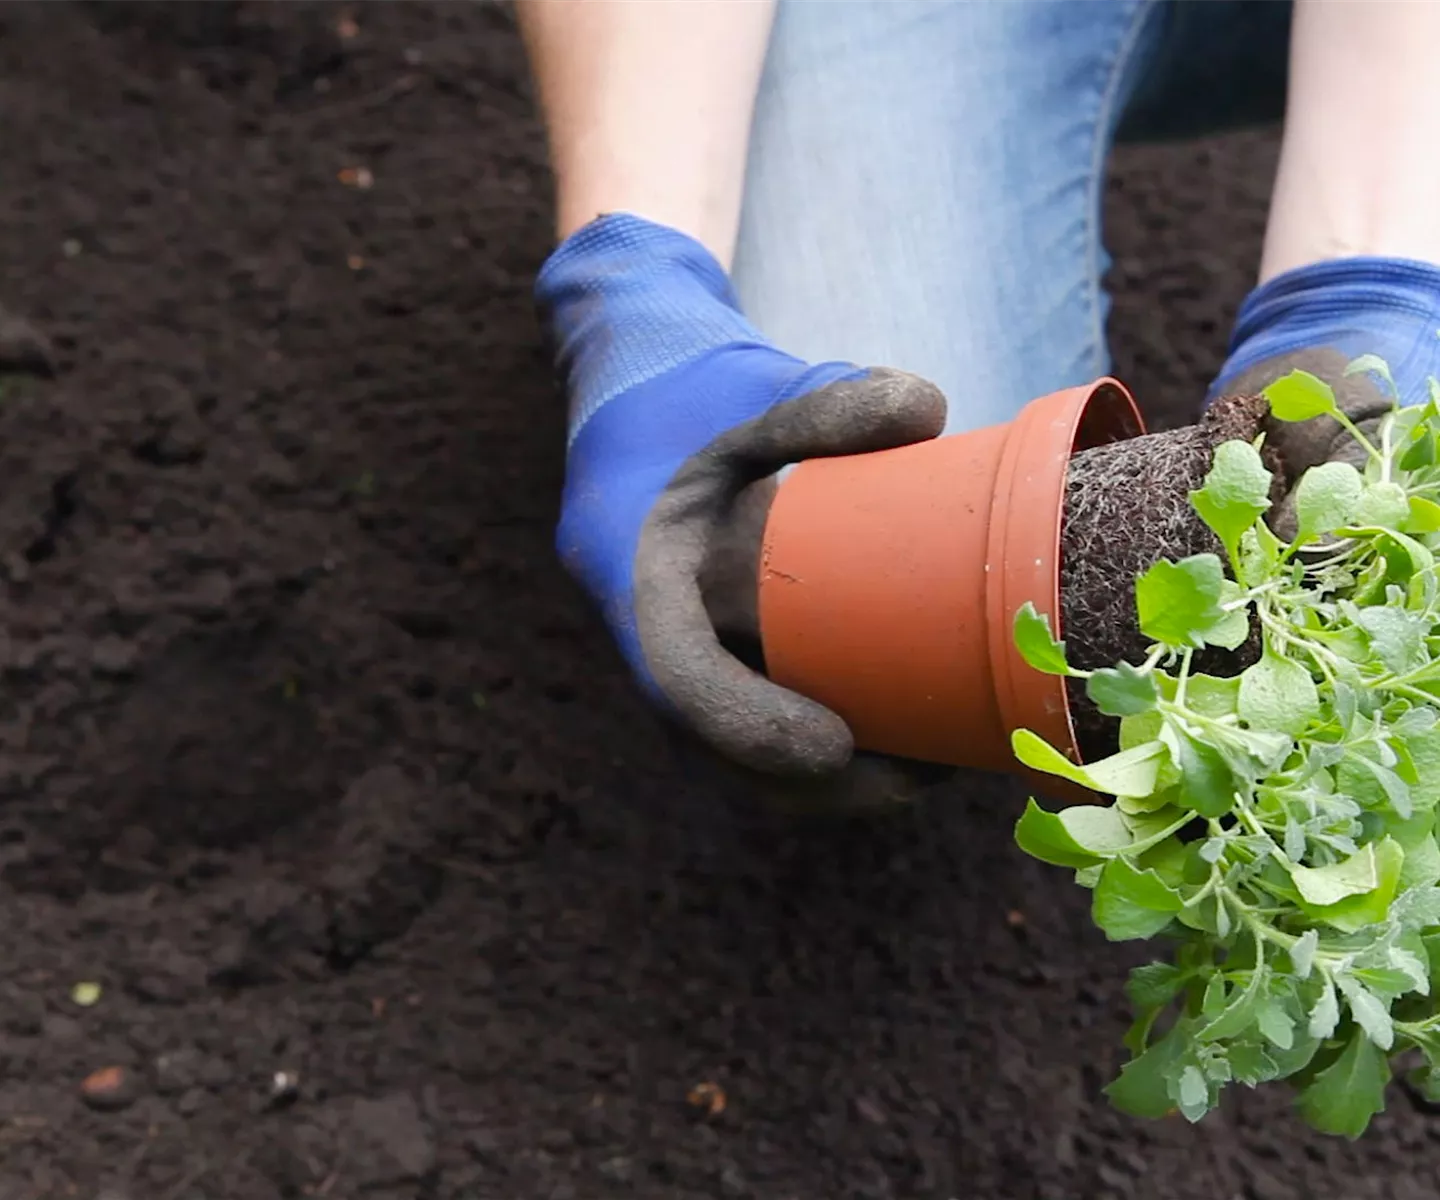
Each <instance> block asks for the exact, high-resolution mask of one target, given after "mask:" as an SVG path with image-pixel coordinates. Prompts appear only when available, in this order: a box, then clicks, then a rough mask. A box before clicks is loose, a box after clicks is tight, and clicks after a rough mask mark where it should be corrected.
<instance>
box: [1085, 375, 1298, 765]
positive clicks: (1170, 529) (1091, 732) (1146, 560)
mask: <svg viewBox="0 0 1440 1200" xmlns="http://www.w3.org/2000/svg"><path fill="white" fill-rule="evenodd" d="M1267 411H1268V409H1267V406H1266V403H1265V401H1264V399H1263V398H1261V397H1258V396H1254V397H1244V396H1231V397H1225V398H1223V399H1221V400H1218V401H1217V402H1216V403H1215V404H1214V405H1213V406H1211V407H1210V408H1209V409H1208V410H1207V411H1206V413H1205V415H1204V416H1203V417H1202V418H1201V419H1200V420H1199V421H1197V422H1196V423H1195V424H1193V425H1188V426H1184V427H1182V428H1179V429H1172V430H1167V431H1164V432H1161V433H1151V434H1146V435H1144V436H1142V437H1138V438H1132V439H1130V440H1128V441H1123V442H1113V443H1110V444H1108V445H1104V446H1097V447H1095V448H1094V449H1090V450H1083V451H1081V452H1080V453H1079V454H1077V455H1075V457H1074V458H1073V459H1072V460H1071V462H1070V470H1069V473H1068V475H1067V477H1066V482H1065V513H1064V519H1063V523H1062V530H1061V568H1060V575H1061V590H1060V595H1061V607H1062V618H1061V631H1062V635H1063V637H1064V639H1065V645H1066V651H1067V654H1068V656H1069V659H1070V662H1071V663H1072V664H1073V665H1074V666H1077V667H1082V668H1085V669H1087V670H1092V669H1095V668H1097V667H1108V666H1113V665H1114V664H1115V663H1116V662H1119V661H1120V660H1122V659H1124V660H1126V661H1129V662H1132V663H1138V662H1140V661H1141V660H1142V659H1143V658H1144V656H1145V652H1146V648H1147V646H1148V645H1149V640H1148V639H1147V638H1146V637H1145V636H1144V635H1143V634H1142V633H1141V632H1140V626H1139V618H1138V616H1137V614H1136V611H1135V580H1136V578H1138V577H1139V576H1140V575H1142V574H1144V573H1145V572H1146V571H1147V570H1149V569H1150V567H1152V566H1154V564H1155V563H1156V562H1158V561H1160V560H1161V559H1162V558H1172V559H1179V558H1184V557H1186V556H1187V555H1191V554H1205V553H1211V554H1218V555H1220V556H1221V557H1222V560H1223V557H1224V550H1223V548H1222V547H1221V545H1220V542H1219V540H1218V539H1217V538H1216V537H1215V535H1214V534H1213V533H1211V532H1210V530H1209V529H1208V528H1207V527H1206V525H1205V524H1204V522H1202V521H1201V520H1200V518H1199V516H1198V515H1197V514H1196V512H1195V509H1194V508H1193V507H1192V506H1191V504H1190V493H1191V492H1192V491H1193V490H1194V489H1196V488H1198V487H1200V486H1201V485H1202V484H1203V483H1204V482H1205V476H1206V474H1207V473H1208V472H1209V470H1210V462H1211V456H1212V455H1213V453H1214V450H1215V447H1216V446H1218V445H1220V444H1221V443H1222V442H1226V441H1231V440H1236V439H1240V440H1244V441H1252V440H1254V438H1255V437H1256V436H1257V435H1258V434H1259V433H1260V431H1261V423H1262V421H1263V419H1264V417H1265V414H1266V412H1267ZM1262 456H1263V457H1265V458H1266V465H1267V466H1268V467H1269V468H1270V469H1271V471H1272V472H1274V474H1275V484H1274V487H1273V489H1272V496H1271V499H1272V502H1273V503H1276V504H1278V503H1279V501H1280V499H1281V498H1282V497H1283V495H1284V493H1285V479H1284V473H1283V469H1282V468H1281V465H1280V463H1279V462H1278V461H1277V460H1276V458H1275V456H1274V455H1273V454H1266V453H1265V452H1264V451H1263V449H1262ZM1259 650H1260V646H1259V639H1258V635H1252V637H1251V640H1250V641H1249V642H1247V643H1246V644H1245V645H1243V646H1241V647H1240V649H1239V650H1237V651H1235V652H1234V653H1231V652H1229V651H1225V650H1221V649H1217V648H1214V647H1209V648H1207V649H1205V650H1203V651H1201V652H1200V653H1198V654H1197V655H1196V656H1195V669H1196V670H1197V671H1204V672H1208V673H1210V674H1215V675H1233V674H1236V673H1238V672H1239V671H1241V670H1243V669H1244V668H1245V667H1246V666H1247V665H1249V664H1250V663H1251V662H1254V661H1255V659H1256V658H1257V657H1258V656H1259ZM1067 687H1068V692H1069V697H1070V705H1071V713H1072V717H1073V720H1074V723H1075V731H1076V736H1077V738H1078V739H1079V742H1080V750H1081V754H1082V755H1083V757H1084V758H1085V760H1086V761H1093V760H1095V759H1097V758H1103V757H1104V756H1105V755H1107V754H1111V753H1113V752H1114V750H1115V749H1116V747H1117V745H1118V740H1117V739H1118V727H1119V723H1118V722H1117V721H1116V720H1114V719H1113V718H1110V717H1106V716H1105V715H1104V714H1102V713H1101V712H1100V711H1099V710H1098V709H1096V708H1095V706H1094V705H1093V704H1092V703H1091V702H1090V699H1089V697H1087V696H1086V695H1085V688H1084V684H1083V682H1082V681H1078V680H1069V681H1067Z"/></svg>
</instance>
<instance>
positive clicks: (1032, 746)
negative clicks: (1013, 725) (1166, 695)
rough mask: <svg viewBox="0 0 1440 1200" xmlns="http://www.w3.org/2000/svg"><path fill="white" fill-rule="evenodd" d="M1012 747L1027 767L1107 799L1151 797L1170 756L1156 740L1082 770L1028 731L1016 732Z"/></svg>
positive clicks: (1013, 736) (1011, 736)
mask: <svg viewBox="0 0 1440 1200" xmlns="http://www.w3.org/2000/svg"><path fill="white" fill-rule="evenodd" d="M1010 745H1011V748H1012V749H1013V750H1014V752H1015V757H1016V758H1018V759H1019V760H1020V761H1021V762H1022V763H1024V764H1025V765H1026V766H1027V767H1030V768H1032V769H1033V770H1036V771H1044V772H1046V773H1047V774H1050V775H1058V776H1060V778H1062V779H1068V780H1070V781H1071V782H1072V783H1078V784H1080V786H1081V787H1087V788H1090V789H1091V790H1092V791H1096V792H1101V793H1103V794H1105V795H1107V796H1148V795H1150V793H1151V792H1153V791H1154V790H1155V780H1156V777H1157V776H1158V774H1159V771H1160V766H1161V764H1162V763H1164V762H1165V760H1166V757H1167V751H1166V749H1165V745H1164V743H1163V742H1160V741H1154V742H1149V743H1146V744H1145V745H1141V746H1136V747H1134V748H1133V749H1131V750H1122V751H1120V753H1118V754H1112V755H1111V756H1110V757H1109V758H1102V759H1101V760H1100V761H1099V762H1095V763H1091V764H1090V765H1089V766H1086V767H1081V766H1078V765H1077V764H1075V763H1073V762H1071V761H1070V760H1069V759H1068V758H1066V757H1065V756H1064V755H1063V754H1061V753H1060V751H1058V750H1056V749H1055V748H1054V747H1053V746H1051V745H1050V743H1049V742H1047V741H1045V739H1044V738H1042V737H1040V736H1039V735H1038V734H1036V733H1032V732H1031V731H1030V730H1028V729H1017V730H1015V732H1014V733H1012V734H1011V735H1010Z"/></svg>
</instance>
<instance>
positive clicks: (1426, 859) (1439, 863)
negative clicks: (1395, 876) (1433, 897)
mask: <svg viewBox="0 0 1440 1200" xmlns="http://www.w3.org/2000/svg"><path fill="white" fill-rule="evenodd" d="M1437 883H1440V844H1437V843H1436V841H1435V838H1434V837H1433V836H1431V837H1427V838H1425V839H1423V840H1422V841H1421V842H1420V844H1419V845H1416V846H1411V847H1409V848H1408V849H1407V850H1406V851H1405V863H1404V865H1403V866H1402V867H1401V868H1400V889H1401V890H1402V891H1407V892H1408V891H1410V890H1411V889H1412V888H1428V887H1433V886H1434V885H1435V884H1437Z"/></svg>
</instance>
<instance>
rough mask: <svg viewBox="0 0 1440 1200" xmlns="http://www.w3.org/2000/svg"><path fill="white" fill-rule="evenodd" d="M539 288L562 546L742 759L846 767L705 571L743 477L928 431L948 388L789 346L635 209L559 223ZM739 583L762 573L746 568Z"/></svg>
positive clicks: (719, 278) (848, 743)
mask: <svg viewBox="0 0 1440 1200" xmlns="http://www.w3.org/2000/svg"><path fill="white" fill-rule="evenodd" d="M536 298H537V300H538V302H539V305H540V309H541V313H542V316H543V317H544V319H545V320H546V322H547V325H548V327H549V330H550V332H551V335H552V337H553V339H554V341H555V344H556V349H557V354H558V362H559V367H560V370H561V372H562V374H563V376H564V379H565V383H566V386H567V390H568V393H569V397H570V433H569V453H568V457H567V465H566V479H565V494H564V500H563V503H562V508H561V516H560V525H559V530H558V534H557V544H558V549H559V552H560V556H561V558H562V560H563V561H564V563H565V565H566V566H567V568H568V569H569V570H570V572H571V573H572V574H573V575H574V576H575V577H576V578H577V579H578V580H579V581H580V583H581V584H582V585H583V586H584V587H585V589H586V590H587V591H588V592H589V593H590V595H591V596H592V598H593V599H594V600H595V601H596V603H597V604H598V605H599V607H600V610H601V612H602V613H603V614H604V617H605V620H606V622H607V624H608V625H609V627H610V630H611V632H612V634H613V635H614V637H615V640H616V642H617V644H618V645H619V648H620V650H621V652H622V653H623V654H624V656H625V658H626V661H627V662H628V663H629V665H630V668H631V671H632V672H633V674H634V676H635V678H636V679H637V681H638V682H639V683H640V684H641V686H642V687H644V689H645V690H646V691H647V692H648V693H649V694H650V696H651V697H652V698H653V699H654V700H655V701H656V702H657V703H659V704H660V705H661V706H662V707H663V708H665V709H667V710H668V711H669V712H670V713H671V714H672V715H674V716H676V717H677V718H679V719H680V720H681V721H682V722H683V723H684V724H685V725H687V726H689V727H690V728H691V729H692V730H694V731H695V732H696V733H698V734H699V735H700V736H701V737H702V738H704V740H705V741H707V742H708V743H709V744H710V745H712V746H713V747H715V748H716V749H718V750H719V751H721V752H722V753H723V754H725V755H727V756H728V757H730V758H732V759H734V760H736V761H737V762H740V763H742V764H744V765H746V766H749V767H753V768H755V769H758V770H761V771H764V772H767V773H774V774H781V775H792V776H800V777H815V776H822V775H825V774H826V773H829V772H834V771H837V770H839V769H840V768H842V767H844V766H845V765H846V763H847V762H849V760H850V756H851V753H852V750H853V740H852V738H851V735H850V731H849V729H848V728H847V726H846V725H845V723H844V721H842V720H841V719H840V718H839V717H838V716H837V715H836V714H834V713H833V712H831V711H829V710H828V709H826V708H823V707H822V706H820V705H818V704H816V703H814V702H813V701H810V700H808V699H806V698H804V697H802V696H799V695H797V694H796V693H794V692H791V691H788V690H786V689H783V688H780V687H778V686H776V685H775V684H773V683H771V682H769V681H768V680H767V679H766V678H765V677H764V676H763V675H761V674H759V673H758V672H756V671H753V670H751V669H750V668H748V667H746V666H745V665H744V664H743V663H742V662H741V661H740V660H739V659H738V658H736V657H735V656H734V655H733V654H731V653H730V651H729V650H727V649H726V648H725V646H724V645H722V643H721V640H720V637H719V635H718V633H717V630H716V625H715V621H714V620H713V619H712V616H711V609H710V608H707V599H708V597H707V594H706V591H707V588H704V587H702V581H704V580H706V579H707V578H708V577H709V575H710V574H712V573H713V567H714V562H715V560H716V558H717V556H718V555H719V554H720V553H721V552H722V545H726V546H729V547H730V550H729V551H727V552H729V553H731V554H732V555H733V543H734V540H735V526H736V513H737V508H738V507H739V504H738V502H739V501H740V499H741V496H742V493H746V491H747V488H749V487H750V485H756V484H758V483H759V482H760V481H764V480H767V479H769V478H771V477H773V475H774V473H775V472H776V471H777V470H779V469H780V468H781V467H782V466H784V465H785V464H787V463H791V462H797V461H799V460H801V459H805V458H814V457H820V456H825V455H835V454H850V453H860V452H864V451H869V450H878V449H883V448H887V447H893V446H899V445H904V444H907V443H910V442H916V441H922V440H925V439H926V438H930V437H935V436H937V435H938V434H939V433H940V431H941V429H942V427H943V425H944V418H945V401H944V399H943V397H942V396H941V395H940V393H939V392H938V391H937V390H936V389H935V388H934V387H933V386H932V385H930V384H928V383H925V382H924V381H922V380H919V379H916V378H915V377H913V376H910V375H906V374H903V373H901V372H896V371H886V370H867V369H862V368H859V367H857V366H855V365H854V364H851V363H845V362H830V363H819V364H811V363H806V362H802V361H800V360H799V359H797V358H794V357H792V356H790V355H788V354H784V353H782V352H781V351H780V350H778V349H776V348H775V347H774V346H773V345H771V344H770V343H769V342H768V341H767V340H766V339H765V338H764V337H763V336H762V335H761V334H760V333H759V332H758V331H757V330H756V329H755V328H754V327H753V326H752V325H750V323H749V322H748V321H747V320H746V319H745V317H744V316H743V315H742V314H741V312H740V310H739V307H738V305H737V302H736V299H735V294H734V292H733V290H732V289H731V286H730V283H729V280H728V279H727V278H726V276H725V272H724V270H723V269H722V268H721V266H720V264H719V263H718V262H716V260H715V259H714V258H713V257H712V256H711V255H710V253H709V252H708V251H706V250H705V248H704V247H703V246H701V245H700V244H699V243H698V242H696V241H695V240H693V239H692V238H690V237H688V236H686V235H684V234H681V233H679V232H677V231H676V230H673V229H669V228H666V227H663V226H660V225H656V224H653V223H651V222H649V221H644V220H641V219H639V218H636V217H632V216H627V215H614V216H605V217H601V218H600V219H598V220H597V221H595V222H593V223H591V224H590V225H588V226H586V227H585V228H583V229H581V230H579V231H578V232H577V233H575V234H573V235H572V236H571V237H570V238H569V239H567V240H566V241H565V242H564V244H562V245H561V246H560V247H559V249H558V250H556V252H555V253H554V254H553V255H552V256H551V258H550V259H549V261H548V262H546V264H545V265H544V267H543V268H542V270H541V272H540V276H539V278H538V280H537V282H536ZM751 490H752V494H753V489H751ZM752 507H753V506H752ZM762 515H763V513H762ZM759 532H760V530H759V527H758V525H757V527H755V528H754V530H753V535H754V537H756V538H758V536H759ZM753 549H758V543H757V545H756V546H755V547H752V550H753ZM741 557H742V558H743V557H744V555H743V554H742V555H741ZM740 586H741V587H742V588H743V587H749V588H750V589H752V590H753V587H754V579H753V575H752V576H751V577H750V578H749V579H748V580H743V581H742V583H741V585H740ZM729 602H730V603H731V604H733V605H734V606H737V607H740V608H744V607H745V606H746V599H745V598H744V597H739V598H731V600H730V601H729ZM753 603H754V601H753V596H751V597H750V598H749V606H750V607H751V608H752V609H753Z"/></svg>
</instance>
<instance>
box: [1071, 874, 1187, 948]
mask: <svg viewBox="0 0 1440 1200" xmlns="http://www.w3.org/2000/svg"><path fill="white" fill-rule="evenodd" d="M1182 907H1184V905H1183V902H1182V901H1181V899H1180V894H1179V893H1178V892H1176V891H1175V890H1174V889H1173V888H1171V887H1170V886H1169V885H1167V884H1166V883H1165V882H1164V880H1162V879H1161V878H1160V876H1158V875H1157V874H1155V872H1154V871H1141V870H1137V869H1136V868H1135V867H1134V866H1132V865H1131V864H1130V863H1129V862H1127V861H1126V860H1125V859H1124V858H1112V859H1111V860H1110V861H1109V862H1108V863H1106V864H1105V870H1104V871H1103V872H1102V873H1101V875H1100V882H1099V884H1097V885H1096V888H1095V894H1094V897H1093V900H1092V904H1091V910H1090V912H1091V917H1092V918H1093V919H1094V921H1095V924H1096V925H1097V926H1099V927H1100V929H1101V930H1103V931H1104V933H1105V936H1106V937H1107V938H1109V939H1110V940H1111V941H1112V942H1127V941H1135V940H1137V939H1140V938H1148V937H1154V936H1155V934H1157V933H1159V932H1160V930H1162V929H1164V928H1165V926H1167V925H1169V924H1170V920H1171V918H1172V917H1173V916H1174V914H1175V913H1177V912H1179V911H1180V909H1181V908H1182Z"/></svg>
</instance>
